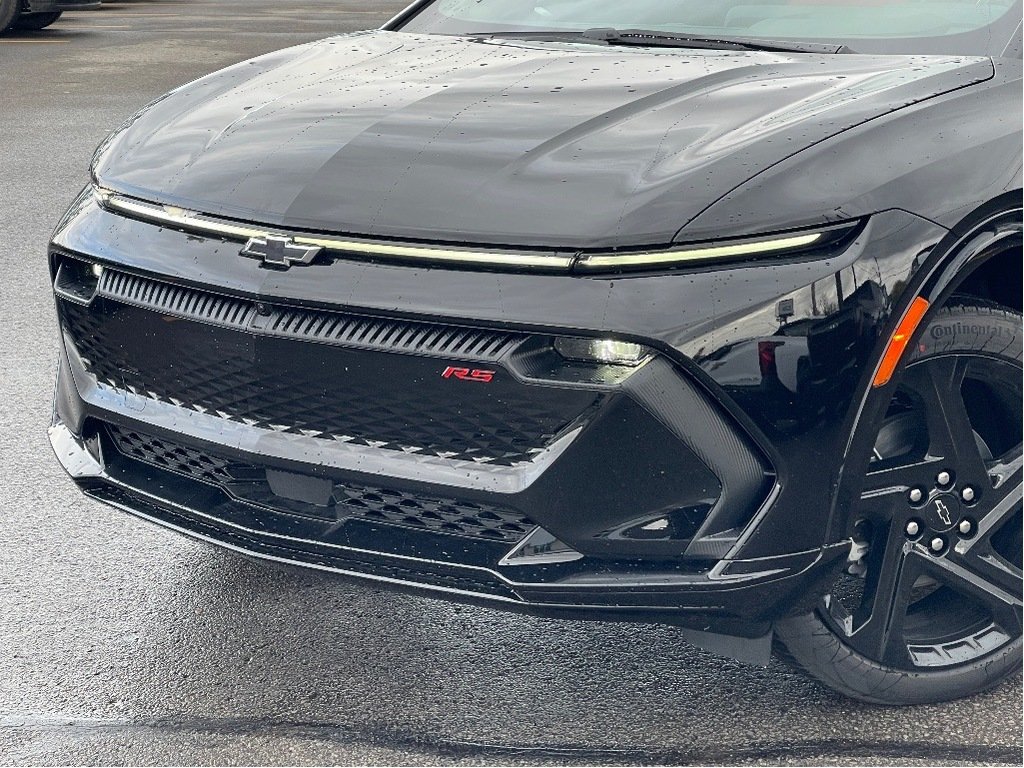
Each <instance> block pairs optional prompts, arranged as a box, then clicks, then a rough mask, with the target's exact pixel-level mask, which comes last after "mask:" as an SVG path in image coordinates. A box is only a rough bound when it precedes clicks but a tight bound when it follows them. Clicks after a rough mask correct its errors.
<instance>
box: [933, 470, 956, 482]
mask: <svg viewBox="0 0 1024 768" xmlns="http://www.w3.org/2000/svg"><path fill="white" fill-rule="evenodd" d="M935 480H936V481H937V482H938V484H939V485H949V484H950V483H951V482H952V480H953V476H952V475H951V474H950V473H949V472H947V471H946V470H942V471H941V472H939V476H938V477H936V478H935Z"/></svg>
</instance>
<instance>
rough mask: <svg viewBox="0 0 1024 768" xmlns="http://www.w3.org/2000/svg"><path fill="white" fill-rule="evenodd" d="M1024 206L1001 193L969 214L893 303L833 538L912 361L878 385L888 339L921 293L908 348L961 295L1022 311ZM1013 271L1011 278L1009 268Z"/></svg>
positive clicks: (837, 502)
mask: <svg viewBox="0 0 1024 768" xmlns="http://www.w3.org/2000/svg"><path fill="white" fill-rule="evenodd" d="M1022 214H1024V205H1022V196H1021V191H1020V190H1015V191H1013V192H1008V193H1006V194H1003V195H1000V196H999V197H998V198H995V199H993V200H991V201H989V202H988V203H986V204H985V205H983V206H980V207H979V208H977V209H976V210H974V211H973V212H972V213H970V214H969V215H968V216H966V217H964V219H962V220H961V222H960V223H958V224H957V225H956V226H955V227H954V228H953V229H952V230H950V232H949V234H948V235H947V236H946V237H944V238H943V240H942V241H941V242H940V243H939V244H938V245H937V246H936V247H935V248H934V249H933V251H932V254H931V256H930V257H929V258H928V259H927V260H926V261H925V262H924V264H922V266H921V268H920V269H919V271H918V273H917V275H916V276H915V278H914V279H913V280H912V281H911V283H910V284H909V285H908V286H907V290H906V291H904V293H903V294H902V295H901V296H900V297H899V299H898V300H897V301H896V303H895V305H894V306H893V312H892V315H891V317H890V319H889V322H888V324H887V328H886V331H885V332H884V334H883V342H882V343H880V344H879V348H878V349H877V350H876V359H875V365H873V366H870V370H869V371H867V372H866V374H865V379H864V382H863V384H862V386H861V387H860V392H861V393H862V394H861V399H860V402H859V403H858V404H857V407H856V408H855V409H854V411H853V416H852V418H851V420H850V421H849V422H848V425H849V428H848V430H847V434H848V440H847V443H846V445H845V446H844V449H845V451H844V457H845V458H844V460H843V463H842V466H841V468H840V470H839V474H838V477H837V478H836V484H835V489H836V490H835V493H834V494H833V497H832V508H831V509H830V510H829V515H828V521H829V522H828V525H827V537H826V541H827V542H835V541H840V540H842V539H844V538H847V535H846V531H847V529H848V528H849V525H850V523H851V521H850V520H849V519H848V518H849V514H848V512H847V510H849V509H851V508H852V505H853V502H854V500H855V499H856V497H858V496H859V494H860V485H861V482H860V481H861V477H860V475H861V474H862V473H861V469H862V468H863V466H865V465H866V463H867V460H868V457H869V455H870V452H871V449H872V447H873V446H874V439H873V434H874V432H873V429H872V427H873V425H874V426H877V425H878V424H880V422H881V419H882V417H883V416H884V414H885V410H886V408H887V406H888V403H889V400H890V399H891V397H892V394H893V392H894V391H895V387H896V384H897V383H898V381H899V376H900V374H901V372H902V370H903V368H904V366H905V363H906V361H905V360H900V363H899V366H898V367H897V369H896V373H895V375H894V376H893V378H892V381H891V382H889V383H888V384H885V385H884V386H879V387H876V386H873V381H874V379H875V375H876V373H877V371H878V368H879V366H880V365H881V362H882V357H883V353H884V351H885V349H886V346H887V342H888V341H889V339H891V338H892V336H893V334H895V333H896V331H897V329H898V327H899V325H900V322H901V320H902V318H903V317H904V315H905V313H906V312H907V310H908V309H909V307H910V306H911V305H912V304H913V303H914V302H915V300H917V299H919V298H921V299H925V300H926V301H927V302H928V304H929V311H928V313H927V314H926V315H925V318H924V320H923V321H922V322H921V323H920V324H919V325H918V326H917V327H916V329H915V331H914V333H913V335H912V336H911V338H910V340H909V343H908V345H907V348H913V347H914V345H915V344H917V343H918V339H919V337H920V335H921V334H923V333H924V330H925V328H926V326H927V324H928V318H929V317H931V316H933V314H934V312H935V311H936V310H938V309H939V308H940V307H942V306H944V305H946V304H947V303H949V301H950V299H951V298H953V297H954V296H968V297H971V298H974V299H980V300H982V301H996V302H997V303H1004V302H1003V301H1000V299H1001V298H1002V299H1004V300H1007V299H1008V300H1009V301H1010V303H1009V304H1006V306H1008V307H1010V308H1011V309H1016V310H1017V311H1021V304H1022V300H1021V294H1022V283H1021V275H1022V271H1021V270H1022V257H1021V249H1022V245H1024V221H1022ZM1006 269H1011V270H1013V271H1012V273H1011V276H1010V279H1007V277H1006V275H1005V274H1004V272H1003V270H1006Z"/></svg>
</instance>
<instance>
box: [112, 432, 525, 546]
mask: <svg viewBox="0 0 1024 768" xmlns="http://www.w3.org/2000/svg"><path fill="white" fill-rule="evenodd" d="M106 431H107V434H108V435H109V436H110V438H111V440H112V441H113V443H114V446H115V447H116V448H117V451H118V452H119V453H120V454H122V455H123V456H125V457H127V458H129V459H133V460H135V461H140V462H142V463H144V464H148V465H150V466H154V467H158V468H160V469H165V470H167V471H169V472H174V473H176V474H179V475H184V476H185V477H188V478H191V479H193V480H199V481H202V482H205V483H210V484H213V485H218V486H221V487H225V488H226V489H229V490H230V492H231V494H232V495H233V496H236V497H238V498H242V499H247V500H250V501H254V502H256V503H258V504H260V505H261V506H266V507H271V508H276V509H278V510H280V511H283V512H287V513H298V514H302V513H303V512H305V513H306V514H308V515H310V516H313V517H317V518H321V519H322V518H323V517H324V515H325V511H326V512H327V513H328V514H329V515H330V516H331V517H336V518H337V519H362V520H368V521H373V522H379V523H384V524H387V525H397V526H402V527H406V528H417V529H420V530H424V531H429V532H431V533H438V534H448V535H453V536H465V537H469V538H478V539H491V540H496V541H507V542H515V541H519V540H520V539H522V538H523V537H524V536H525V535H526V534H527V533H528V532H529V531H530V529H531V528H533V527H534V525H535V523H533V522H532V521H531V520H530V519H529V518H528V517H526V516H525V515H523V514H521V513H519V512H516V511H515V510H509V509H502V508H500V507H495V506H492V505H488V504H479V503H476V502H470V501H460V500H456V499H450V498H441V497H437V496H425V495H422V494H418V493H410V492H408V491H400V490H394V489H388V488H380V487H373V486H365V485H361V484H356V483H352V482H348V481H346V482H337V483H335V486H334V494H333V498H332V506H331V508H328V509H327V510H324V509H323V508H312V507H311V506H309V505H306V509H305V510H304V509H303V506H304V505H302V504H301V503H297V502H295V501H293V500H290V499H284V498H281V497H278V496H276V495H275V494H274V493H273V492H272V491H271V490H270V486H269V484H268V483H267V482H266V479H265V468H264V467H261V466H258V465H255V464H251V463H245V462H238V461H231V460H230V459H227V458H225V457H223V456H218V455H216V454H215V453H209V452H205V451H202V450H200V449H198V448H194V447H190V446H186V445H183V444H181V443H178V442H176V441H173V440H168V439H165V438H161V437H156V436H154V435H150V434H147V433H145V432H142V431H139V430H136V429H129V428H126V427H121V426H118V425H115V424H107V425H106Z"/></svg>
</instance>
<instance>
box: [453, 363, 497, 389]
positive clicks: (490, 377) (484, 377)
mask: <svg viewBox="0 0 1024 768" xmlns="http://www.w3.org/2000/svg"><path fill="white" fill-rule="evenodd" d="M496 373H497V372H496V371H485V370H482V369H480V368H459V367H457V366H452V365H449V366H448V367H447V368H445V369H444V372H443V373H442V374H441V378H442V379H455V380H457V381H475V382H476V383H478V384H490V383H491V382H492V381H494V376H495V374H496Z"/></svg>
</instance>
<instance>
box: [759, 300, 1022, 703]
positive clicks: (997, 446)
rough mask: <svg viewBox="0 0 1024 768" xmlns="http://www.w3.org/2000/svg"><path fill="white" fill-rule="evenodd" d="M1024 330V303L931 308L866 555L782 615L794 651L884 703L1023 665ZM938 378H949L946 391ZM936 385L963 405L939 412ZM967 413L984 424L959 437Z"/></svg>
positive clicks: (943, 697) (875, 490) (856, 533)
mask: <svg viewBox="0 0 1024 768" xmlns="http://www.w3.org/2000/svg"><path fill="white" fill-rule="evenodd" d="M1022 338H1024V333H1022V328H1021V315H1020V314H1019V313H1016V312H1012V311H1009V310H1007V309H1004V308H1001V307H998V306H994V305H979V304H961V305H954V306H951V307H949V308H947V309H943V310H940V311H939V312H937V313H936V314H935V316H934V317H933V318H932V319H931V320H930V322H929V325H928V327H927V328H926V330H925V334H924V336H923V337H922V339H921V343H920V346H919V348H918V349H917V350H915V351H914V353H913V354H912V355H911V357H910V358H908V361H907V366H906V370H905V371H904V373H903V374H902V377H901V381H900V384H899V391H898V393H897V396H896V397H894V399H893V402H892V403H891V404H890V406H889V410H888V412H887V414H886V420H885V422H884V423H883V426H882V429H880V431H879V434H878V438H877V439H876V443H875V453H874V457H873V458H872V460H871V464H870V466H869V468H868V471H867V473H866V479H865V483H864V486H865V492H864V493H863V494H862V496H861V501H860V502H859V505H860V507H859V508H858V509H857V510H856V512H855V514H854V515H853V516H852V517H853V519H854V520H855V521H856V525H855V528H854V530H852V531H851V536H852V538H854V540H855V541H858V543H860V544H862V545H866V547H867V550H866V552H867V554H865V555H864V557H863V558H862V559H861V560H859V561H857V562H855V563H852V564H851V565H850V566H849V567H848V573H846V574H844V575H843V576H841V577H840V578H839V579H838V580H837V582H836V584H834V585H833V586H832V587H831V588H830V590H829V593H828V594H827V595H826V596H825V597H824V598H822V600H821V601H820V602H819V604H818V606H817V608H816V609H815V610H813V611H812V612H810V613H807V614H804V615H800V616H795V617H791V618H787V619H784V620H782V621H780V622H778V623H777V624H776V627H775V629H776V640H777V643H776V651H777V653H778V655H779V656H780V657H781V658H782V659H783V660H784V661H787V662H788V663H789V664H790V665H791V666H793V667H794V668H796V669H797V670H799V671H801V672H804V673H806V674H808V675H810V676H811V677H813V678H815V679H817V680H819V681H820V682H822V683H824V684H825V685H828V686H829V687H831V688H833V689H835V690H836V691H839V692H840V693H843V694H845V695H846V696H849V697H852V698H855V699H859V700H861V701H865V702H869V703H873V704H886V705H910V704H926V703H934V702H939V701H947V700H951V699H956V698H961V697H964V696H970V695H972V694H975V693H978V692H980V691H983V690H985V689H987V688H991V687H992V686H994V685H996V684H998V683H1000V682H1001V681H1003V680H1005V679H1007V678H1009V677H1011V676H1013V675H1014V674H1019V673H1020V670H1021V661H1022V653H1021V618H1020V617H1021V606H1020V603H1021V511H1020V507H1021V500H1020V482H1021V474H1022V472H1021V469H1020V456H1021V447H1020V437H1021V436H1020V431H1021V405H1020V399H1021V384H1020V379H1021V369H1022ZM961 370H962V371H963V373H960V371H961ZM958 377H959V378H958ZM920 382H923V383H920ZM927 382H932V383H933V386H932V388H931V389H929V386H928V384H927ZM936 382H949V388H948V389H947V390H945V397H943V390H942V389H941V388H940V387H939V386H938V384H937V383H936ZM922 392H924V393H925V394H924V395H921V393H922ZM929 393H930V394H929ZM936 393H938V394H937V396H936ZM951 393H956V394H958V395H959V396H960V399H959V400H957V399H956V398H955V396H954V395H953V394H951ZM915 394H917V395H920V396H921V399H920V400H919V401H916V402H915V401H914V400H913V399H912V398H913V396H914V395H915ZM933 396H934V397H936V399H937V401H939V402H943V403H947V404H949V403H952V404H953V405H947V407H945V408H943V409H941V411H942V412H941V414H939V415H937V416H936V415H935V414H934V409H931V408H929V407H928V405H929V400H930V398H931V397H933ZM901 398H903V399H901ZM1014 400H1016V405H1014V404H1013V402H1014ZM956 403H959V404H961V405H963V408H962V409H958V408H957V406H956ZM915 408H917V409H918V410H917V411H915ZM1004 409H1005V410H1006V413H1003V412H1002V411H1003V410H1004ZM958 412H962V415H963V416H965V417H968V422H967V427H968V428H969V429H970V431H971V432H973V434H972V435H971V436H970V437H968V438H967V439H966V440H961V441H959V442H957V441H956V440H955V435H956V434H957V431H956V430H954V429H952V425H955V424H961V425H962V424H964V422H963V421H962V420H958V419H957V418H956V414H957V413H958ZM922 421H924V431H923V432H922V431H921V422H922ZM982 422H984V424H983V423H982ZM941 425H945V429H943V428H942V426H941ZM964 431H966V430H960V431H959V432H960V433H962V432H964ZM943 448H945V451H944V452H943ZM972 449H973V451H974V452H976V453H977V454H979V456H978V458H980V462H978V461H976V460H973V459H972V457H973V456H974V453H972ZM918 455H920V456H921V457H922V458H917V457H918ZM954 456H955V457H956V458H957V459H959V460H961V463H960V464H956V463H955V462H954V460H953V458H951V457H954ZM936 457H941V458H936ZM947 466H948V467H949V469H948V475H947V474H946V472H947V470H946V469H944V467H947ZM972 467H973V469H972ZM936 471H938V474H935V473H936ZM972 472H973V473H974V474H971V473H972ZM979 472H980V473H982V474H980V475H979V474H978V473H979ZM1000 472H1002V474H999V473H1000ZM993 473H995V474H993ZM996 476H998V477H1000V478H1002V479H1001V480H1000V481H999V483H1000V484H999V485H996V482H997V481H996V480H995V479H994V478H995V477H996ZM972 477H973V478H975V481H974V482H975V483H976V487H977V489H978V490H977V491H976V492H975V490H974V487H975V486H974V485H971V484H970V482H971V478H972ZM899 478H907V479H908V482H906V483H901V482H900V481H899ZM941 480H945V481H946V482H945V483H941V482H940V481H941ZM985 481H990V486H985V485H984V484H983V483H984V482H985ZM915 482H916V483H917V485H916V486H915V484H914V483H915ZM931 486H934V487H931ZM990 487H991V490H990V489H989V488H990ZM919 494H920V495H919ZM975 495H977V498H975V499H974V500H973V503H968V502H966V501H965V499H967V498H969V497H972V498H973V497H975ZM915 500H916V504H915ZM887 517H888V519H887ZM947 525H948V526H949V527H947ZM964 526H966V528H964ZM963 530H967V531H968V533H967V534H963V533H961V531H963ZM940 542H941V543H942V546H941V547H939V543H940ZM935 548H937V549H938V551H934V549H935ZM995 558H997V559H998V566H999V570H998V571H997V570H996V569H994V568H991V567H989V566H990V565H991V564H992V563H993V562H996V561H995V560H994V559H995ZM894 564H895V565H894ZM851 572H852V573H851ZM858 590H859V591H858ZM876 615H877V617H878V618H876ZM961 634H963V637H961Z"/></svg>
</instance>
